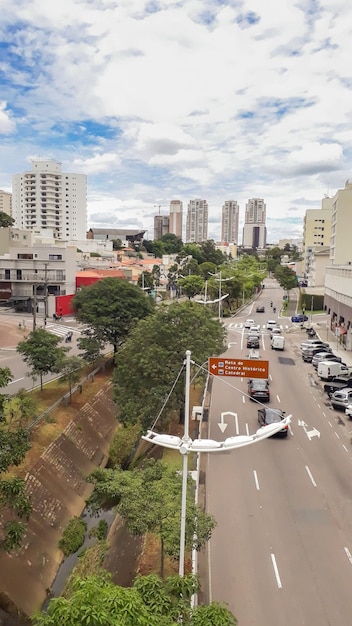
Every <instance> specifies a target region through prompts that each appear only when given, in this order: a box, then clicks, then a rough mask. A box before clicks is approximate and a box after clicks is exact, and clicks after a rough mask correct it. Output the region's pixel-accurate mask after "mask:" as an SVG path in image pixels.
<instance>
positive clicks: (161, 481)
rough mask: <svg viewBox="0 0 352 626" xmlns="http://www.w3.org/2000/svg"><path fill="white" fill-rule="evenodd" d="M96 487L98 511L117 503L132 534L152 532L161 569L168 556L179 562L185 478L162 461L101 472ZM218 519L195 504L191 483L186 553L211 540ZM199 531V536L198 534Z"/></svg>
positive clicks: (95, 474)
mask: <svg viewBox="0 0 352 626" xmlns="http://www.w3.org/2000/svg"><path fill="white" fill-rule="evenodd" d="M89 480H90V482H92V483H93V484H94V492H93V494H92V496H91V499H90V504H91V505H92V506H93V508H94V509H95V508H96V507H97V506H98V507H99V508H101V507H102V506H103V505H104V504H105V503H106V502H109V503H113V504H115V505H116V508H117V510H118V512H119V513H120V515H122V517H123V518H124V519H125V521H126V526H127V529H128V530H129V532H130V533H131V534H133V535H144V534H145V533H146V532H148V531H149V532H152V533H154V534H156V535H158V536H159V538H160V544H161V558H160V563H161V568H160V574H161V576H163V573H164V555H165V553H166V554H168V555H169V556H170V557H171V558H172V559H175V560H176V559H178V558H179V548H180V539H179V537H180V511H181V484H182V476H181V475H180V473H179V472H176V471H175V470H174V469H171V468H170V467H169V466H168V465H166V464H165V463H162V462H161V461H154V460H150V461H148V462H146V463H145V464H144V465H143V466H142V467H138V468H135V469H132V470H127V471H123V470H122V469H120V468H116V469H99V470H97V471H95V472H93V474H91V476H90V477H89ZM214 527H215V520H214V518H213V517H212V516H211V515H209V514H207V513H204V512H203V511H202V510H201V509H200V507H198V506H197V505H196V504H195V502H194V497H193V492H192V480H191V478H189V481H188V497H187V510H186V543H185V545H186V549H188V550H191V549H192V548H193V549H196V550H200V549H201V548H202V547H203V546H204V545H205V543H206V542H207V541H208V540H209V539H210V537H211V533H212V530H213V528H214ZM196 531H197V534H196Z"/></svg>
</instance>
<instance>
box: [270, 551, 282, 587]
mask: <svg viewBox="0 0 352 626" xmlns="http://www.w3.org/2000/svg"><path fill="white" fill-rule="evenodd" d="M270 556H271V562H272V564H273V568H274V574H275V578H276V584H277V586H278V588H279V589H282V584H281V579H280V575H279V569H278V566H277V564H276V559H275V554H271V555H270Z"/></svg>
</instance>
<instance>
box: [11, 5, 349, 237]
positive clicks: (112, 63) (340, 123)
mask: <svg viewBox="0 0 352 626" xmlns="http://www.w3.org/2000/svg"><path fill="white" fill-rule="evenodd" d="M341 15H343V20H342V19H341ZM349 18H352V7H351V5H350V3H349V2H348V1H347V0H334V1H332V0H321V1H320V2H319V3H315V2H309V3H301V4H300V5H295V4H293V3H290V2H286V3H285V10H283V11H277V7H276V3H275V2H274V1H273V0H269V1H268V2H266V3H260V2H259V1H258V0H255V1H254V2H253V1H252V2H251V3H249V2H248V1H247V0H240V1H239V2H237V1H236V2H232V1H231V0H230V1H226V2H223V1H222V0H205V1H204V2H199V3H197V2H196V3H194V2H193V1H192V0H184V2H183V3H182V5H181V3H178V2H173V0H171V1H166V0H160V1H159V2H158V3H150V2H147V1H144V0H129V2H128V3H127V2H123V1H122V2H119V3H117V2H116V1H115V0H105V2H104V3H101V2H100V1H99V0H91V1H90V2H89V3H87V2H86V1H84V0H75V2H74V1H73V0H67V2H65V3H64V5H62V4H61V3H57V4H56V5H55V6H52V4H49V3H47V2H45V1H44V0H36V1H34V0H27V2H25V3H24V2H23V1H22V0H11V1H10V0H3V2H2V20H1V26H0V28H1V41H2V61H1V64H0V87H1V102H0V134H1V139H2V141H1V145H0V168H1V169H0V188H1V189H3V190H4V191H7V192H9V191H11V180H12V175H13V174H15V173H16V172H22V171H26V170H27V169H28V168H29V164H30V160H31V159H33V158H34V159H35V158H49V159H55V160H57V161H60V162H61V163H62V169H63V171H68V172H77V173H81V174H86V175H87V177H88V226H96V227H104V226H105V225H111V226H114V227H119V228H138V229H145V230H147V231H149V232H150V233H152V232H153V220H154V216H155V214H156V211H155V208H154V207H155V206H161V207H165V206H168V205H169V202H170V200H172V199H173V198H178V199H180V201H181V202H183V206H184V207H186V206H187V203H188V201H189V199H190V198H206V199H207V202H208V206H209V229H208V237H209V238H211V239H214V240H215V241H220V239H221V214H222V205H223V203H224V202H225V201H226V200H227V199H231V198H235V199H236V201H237V202H238V204H239V206H240V223H239V229H240V230H241V228H242V227H243V224H244V215H243V207H244V206H245V204H246V202H247V200H248V198H254V197H262V198H265V202H266V205H267V215H266V225H267V241H268V242H269V243H270V242H275V241H277V240H278V239H279V238H281V237H282V234H283V233H284V234H285V235H286V236H287V237H291V238H296V239H298V238H301V237H302V224H303V218H304V214H305V211H306V210H308V209H312V208H317V209H319V208H320V205H321V201H322V198H323V197H324V196H325V195H328V196H332V195H334V193H335V192H336V190H337V189H339V188H341V187H342V186H343V185H344V182H345V181H346V179H348V178H349V177H350V175H352V172H351V148H350V143H351V141H350V135H351V131H350V110H351V101H352V92H351V89H350V86H349V81H348V80H347V78H346V76H347V72H348V67H349V29H348V25H349V23H350V19H349ZM336 102H338V103H339V107H338V111H337V107H336ZM163 211H164V209H163ZM184 213H185V210H184Z"/></svg>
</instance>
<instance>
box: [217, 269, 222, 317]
mask: <svg viewBox="0 0 352 626" xmlns="http://www.w3.org/2000/svg"><path fill="white" fill-rule="evenodd" d="M219 276H220V277H219V309H218V311H219V320H221V271H220V274H219Z"/></svg>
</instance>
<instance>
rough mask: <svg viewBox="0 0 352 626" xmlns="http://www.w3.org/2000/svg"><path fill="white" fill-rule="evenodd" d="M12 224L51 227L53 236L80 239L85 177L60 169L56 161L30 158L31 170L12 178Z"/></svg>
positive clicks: (84, 213)
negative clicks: (13, 222) (13, 221)
mask: <svg viewBox="0 0 352 626" xmlns="http://www.w3.org/2000/svg"><path fill="white" fill-rule="evenodd" d="M12 217H13V218H14V220H15V226H17V227H18V228H25V229H27V230H33V229H41V230H45V229H51V230H52V231H53V235H54V237H55V238H56V239H60V240H67V239H70V240H73V241H75V240H80V239H85V238H86V234H87V177H86V175H85V174H69V173H64V172H62V171H61V163H59V162H58V161H53V160H52V161H48V160H44V159H43V160H33V161H32V170H31V171H27V172H23V173H22V174H15V175H14V176H13V181H12Z"/></svg>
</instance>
